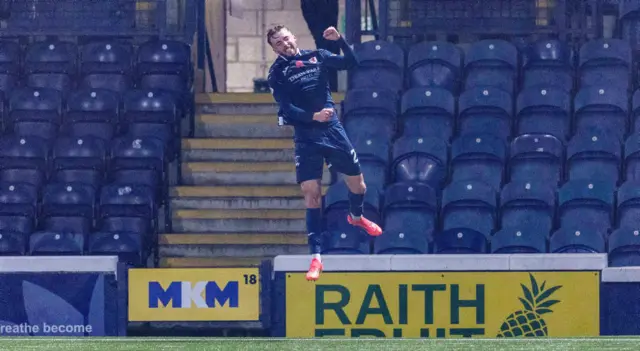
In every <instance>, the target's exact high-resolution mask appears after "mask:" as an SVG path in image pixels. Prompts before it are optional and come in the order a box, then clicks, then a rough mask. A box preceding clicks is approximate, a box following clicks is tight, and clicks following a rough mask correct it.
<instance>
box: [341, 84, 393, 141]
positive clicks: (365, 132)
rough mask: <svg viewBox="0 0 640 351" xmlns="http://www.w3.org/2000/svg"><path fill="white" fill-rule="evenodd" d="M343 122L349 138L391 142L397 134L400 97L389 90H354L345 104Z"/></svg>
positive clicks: (347, 96)
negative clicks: (363, 137)
mask: <svg viewBox="0 0 640 351" xmlns="http://www.w3.org/2000/svg"><path fill="white" fill-rule="evenodd" d="M343 106H344V110H343V111H342V121H343V124H344V128H345V130H346V131H347V134H348V135H349V138H355V137H358V136H367V137H375V138H376V139H381V138H382V139H384V140H388V141H391V139H392V138H393V136H394V135H395V134H396V117H397V114H398V112H397V109H398V96H397V94H396V93H394V92H391V91H389V90H365V89H357V90H356V89H352V90H349V91H347V93H346V96H345V100H344V102H343Z"/></svg>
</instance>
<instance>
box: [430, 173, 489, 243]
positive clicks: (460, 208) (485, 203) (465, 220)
mask: <svg viewBox="0 0 640 351" xmlns="http://www.w3.org/2000/svg"><path fill="white" fill-rule="evenodd" d="M441 217H442V224H443V228H442V229H443V230H444V231H448V230H454V231H455V230H459V229H469V230H472V231H475V232H477V233H480V234H482V235H484V236H485V237H489V236H490V234H491V233H492V232H493V230H494V228H495V226H496V218H497V196H496V191H495V190H494V188H492V187H491V186H489V185H487V184H485V183H483V182H481V181H477V180H469V181H458V182H454V183H451V184H449V185H448V186H447V187H446V188H445V189H444V192H443V195H442V211H441ZM436 236H437V235H436Z"/></svg>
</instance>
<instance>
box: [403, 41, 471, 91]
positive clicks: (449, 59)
mask: <svg viewBox="0 0 640 351" xmlns="http://www.w3.org/2000/svg"><path fill="white" fill-rule="evenodd" d="M462 62H463V52H462V50H461V49H460V48H459V47H458V46H456V45H455V44H452V43H448V42H422V43H419V44H416V45H413V46H412V47H411V48H410V49H409V53H408V55H407V67H408V73H407V75H408V77H407V78H408V81H409V84H408V85H409V86H410V87H414V88H415V87H429V88H442V89H446V90H448V91H449V92H451V93H452V94H458V92H459V90H460V82H461V81H462ZM422 90H424V89H422Z"/></svg>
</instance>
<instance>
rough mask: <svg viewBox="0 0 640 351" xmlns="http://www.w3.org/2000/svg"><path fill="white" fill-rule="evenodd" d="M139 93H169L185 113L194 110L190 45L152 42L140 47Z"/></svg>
mask: <svg viewBox="0 0 640 351" xmlns="http://www.w3.org/2000/svg"><path fill="white" fill-rule="evenodd" d="M136 70H137V77H138V78H137V84H136V86H137V87H138V88H139V89H147V90H148V89H151V90H166V91H169V92H171V93H173V94H174V95H175V96H176V97H177V98H178V105H179V106H180V110H181V111H187V110H189V109H191V106H190V102H189V101H187V99H188V96H189V95H190V94H191V92H192V82H193V65H192V63H191V48H190V47H189V45H188V44H185V43H183V42H180V41H173V40H152V41H148V42H146V43H143V44H141V45H140V46H139V47H138V56H137V65H136Z"/></svg>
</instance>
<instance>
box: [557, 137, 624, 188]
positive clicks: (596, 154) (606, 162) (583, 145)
mask: <svg viewBox="0 0 640 351" xmlns="http://www.w3.org/2000/svg"><path fill="white" fill-rule="evenodd" d="M621 162H622V146H621V145H620V141H619V140H618V138H616V137H615V136H613V135H610V134H607V133H603V132H600V131H595V130H594V131H593V132H591V133H589V132H587V131H582V132H581V133H578V134H576V135H574V137H573V138H571V140H570V141H569V145H567V161H566V163H565V167H566V171H567V180H593V181H601V182H611V183H612V184H613V185H616V184H617V183H618V181H619V179H620V166H621Z"/></svg>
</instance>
